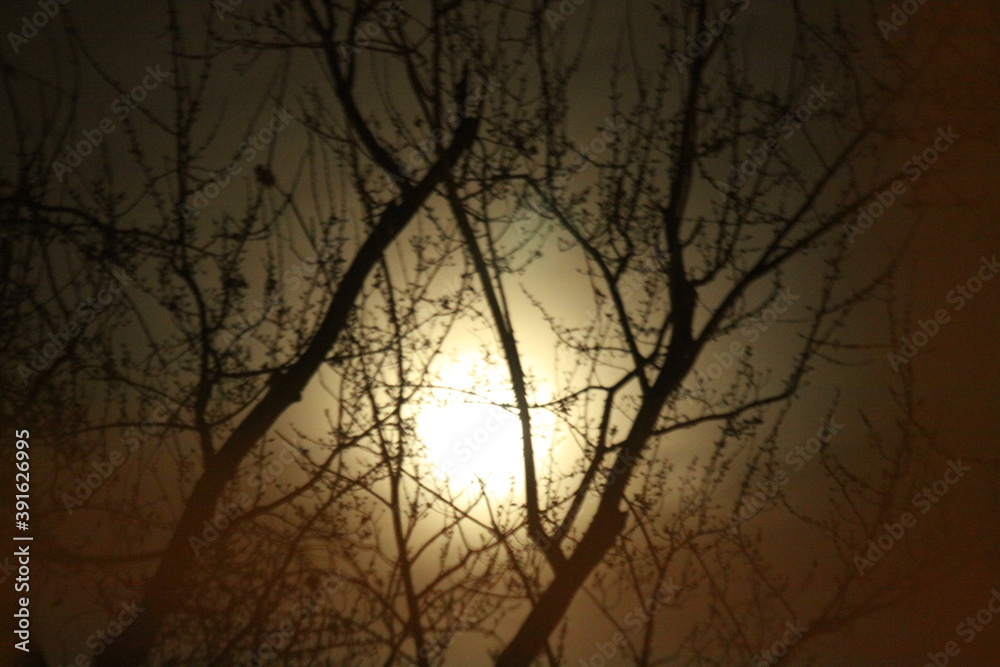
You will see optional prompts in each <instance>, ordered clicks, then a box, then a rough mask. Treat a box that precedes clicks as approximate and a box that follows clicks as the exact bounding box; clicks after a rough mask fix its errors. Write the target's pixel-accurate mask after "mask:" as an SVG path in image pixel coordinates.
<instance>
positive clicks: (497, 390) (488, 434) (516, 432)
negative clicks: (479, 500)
mask: <svg viewBox="0 0 1000 667" xmlns="http://www.w3.org/2000/svg"><path fill="white" fill-rule="evenodd" d="M440 377H441V385H440V386H438V387H436V388H435V389H433V390H431V391H430V392H429V393H430V395H429V401H428V403H427V404H426V405H424V406H423V407H422V408H421V410H420V412H419V414H417V416H416V428H417V435H418V437H419V438H420V440H421V442H423V444H424V446H425V448H426V456H427V459H428V462H429V463H430V465H431V468H432V470H433V473H434V474H435V476H437V477H438V478H440V479H442V480H447V481H448V482H449V483H450V485H451V486H452V488H453V489H454V490H461V489H462V488H464V487H467V486H469V485H471V484H473V483H475V482H476V480H479V479H481V480H483V482H484V483H486V484H487V485H488V486H490V487H491V488H492V489H493V490H495V491H499V490H501V488H502V487H510V486H511V481H512V480H513V486H514V487H516V486H518V485H519V483H520V480H521V479H522V478H523V473H524V463H523V458H522V456H523V453H522V441H521V423H520V420H519V419H518V417H517V414H516V412H515V411H514V410H513V409H509V408H503V407H500V406H501V405H510V404H512V403H513V402H514V397H513V394H512V392H511V389H510V383H509V381H508V380H507V378H506V376H505V374H504V371H503V368H502V367H491V366H484V365H483V364H482V363H479V364H478V365H477V364H476V363H475V362H474V361H473V359H471V358H469V357H466V358H462V359H459V361H457V362H451V363H449V364H448V365H447V366H446V367H445V368H443V369H442V371H441V373H440ZM545 416H547V415H543V414H542V413H541V412H539V411H535V410H532V411H531V419H532V433H533V434H534V433H540V432H542V431H543V429H542V428H541V427H543V426H545V425H548V424H551V420H550V419H545V418H544V417H545ZM536 440H537V438H535V437H533V438H532V442H533V443H534V445H535V446H534V449H535V460H536V462H537V461H538V460H539V456H540V455H544V453H545V451H547V442H546V443H545V444H544V446H542V447H540V446H539V445H540V444H542V443H538V442H536ZM546 440H547V439H546Z"/></svg>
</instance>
